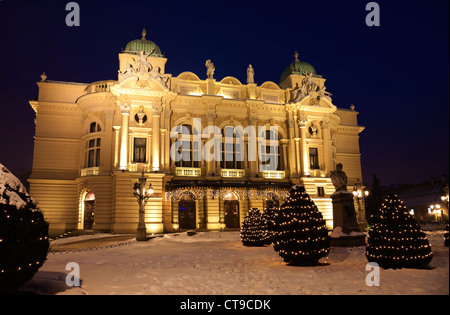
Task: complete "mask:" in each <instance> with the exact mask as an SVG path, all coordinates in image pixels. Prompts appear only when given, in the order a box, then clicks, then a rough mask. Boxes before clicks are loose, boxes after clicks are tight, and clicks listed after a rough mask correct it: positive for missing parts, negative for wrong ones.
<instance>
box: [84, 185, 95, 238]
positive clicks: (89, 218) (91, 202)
mask: <svg viewBox="0 0 450 315" xmlns="http://www.w3.org/2000/svg"><path fill="white" fill-rule="evenodd" d="M83 206H84V207H83V208H84V211H83V212H84V214H83V229H84V230H92V229H93V228H94V224H95V195H94V193H93V192H92V191H90V192H87V193H86V194H85V196H84V200H83Z"/></svg>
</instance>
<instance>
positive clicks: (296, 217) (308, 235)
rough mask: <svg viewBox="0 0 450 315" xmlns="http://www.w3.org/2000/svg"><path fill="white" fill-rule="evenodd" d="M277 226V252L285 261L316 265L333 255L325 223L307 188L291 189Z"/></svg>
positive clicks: (279, 212) (281, 209) (296, 186)
mask: <svg viewBox="0 0 450 315" xmlns="http://www.w3.org/2000/svg"><path fill="white" fill-rule="evenodd" d="M275 223H276V225H275V232H274V234H275V235H274V249H275V251H276V252H277V253H278V254H279V255H280V256H281V257H282V258H283V259H284V261H285V262H287V263H290V264H292V265H298V266H312V265H316V264H317V263H318V261H319V259H320V258H322V257H325V256H327V255H328V253H329V252H330V238H329V236H328V230H327V228H326V225H325V220H324V219H323V217H322V214H321V213H320V212H319V210H318V209H317V206H316V205H315V204H314V202H313V201H312V200H311V198H310V197H309V195H308V194H307V193H306V191H305V188H304V187H303V186H300V185H295V186H293V187H292V188H291V190H290V192H289V197H288V199H287V200H286V201H285V202H284V203H283V204H282V205H281V207H280V210H279V211H278V213H277V215H276V219H275Z"/></svg>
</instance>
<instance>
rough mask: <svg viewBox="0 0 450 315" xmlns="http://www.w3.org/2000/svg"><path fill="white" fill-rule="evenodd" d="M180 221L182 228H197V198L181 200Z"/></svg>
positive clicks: (179, 206)
mask: <svg viewBox="0 0 450 315" xmlns="http://www.w3.org/2000/svg"><path fill="white" fill-rule="evenodd" d="M178 222H179V224H180V229H195V200H180V202H179V204H178Z"/></svg>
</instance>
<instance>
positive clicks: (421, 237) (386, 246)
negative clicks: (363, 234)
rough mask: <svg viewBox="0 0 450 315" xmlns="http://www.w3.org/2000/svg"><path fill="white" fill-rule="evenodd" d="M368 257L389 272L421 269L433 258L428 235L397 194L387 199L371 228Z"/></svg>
mask: <svg viewBox="0 0 450 315" xmlns="http://www.w3.org/2000/svg"><path fill="white" fill-rule="evenodd" d="M366 257H367V260H368V261H369V262H375V263H378V265H380V267H382V268H385V269H388V268H393V269H397V268H420V267H423V266H427V265H428V264H429V263H430V261H431V259H432V258H433V253H432V251H431V246H430V243H429V242H428V239H427V237H426V235H425V233H424V232H423V231H422V230H421V229H420V226H419V224H418V223H417V222H416V220H415V219H414V218H413V217H412V216H411V215H410V214H409V213H408V209H407V208H406V206H405V205H404V204H403V202H402V201H401V200H400V199H399V198H398V197H397V196H395V195H388V196H387V197H386V199H385V200H384V202H383V204H382V206H381V209H380V210H379V216H378V217H376V218H375V220H374V222H373V225H372V226H371V227H370V229H369V233H368V239H367V246H366Z"/></svg>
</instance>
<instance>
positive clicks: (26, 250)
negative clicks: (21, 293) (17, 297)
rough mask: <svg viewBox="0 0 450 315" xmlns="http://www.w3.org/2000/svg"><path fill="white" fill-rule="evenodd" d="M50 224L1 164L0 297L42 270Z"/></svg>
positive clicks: (19, 183)
mask: <svg viewBox="0 0 450 315" xmlns="http://www.w3.org/2000/svg"><path fill="white" fill-rule="evenodd" d="M48 249H49V239H48V223H47V222H46V221H45V219H44V216H43V214H42V213H41V211H40V210H39V209H38V208H37V205H36V202H35V201H34V199H33V198H32V197H31V196H30V195H29V194H28V193H27V191H26V189H25V187H24V186H23V185H22V183H21V182H20V181H19V180H18V179H17V178H16V177H15V176H14V175H13V174H11V172H9V170H8V169H7V168H6V167H4V166H3V165H2V164H1V163H0V293H7V292H11V291H14V290H16V289H17V288H18V287H20V286H21V285H22V284H24V283H25V282H27V281H28V280H29V279H31V278H32V277H33V275H34V274H35V273H36V272H37V271H38V269H39V268H40V267H41V266H42V264H43V263H44V261H45V260H46V258H47V252H48Z"/></svg>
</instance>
